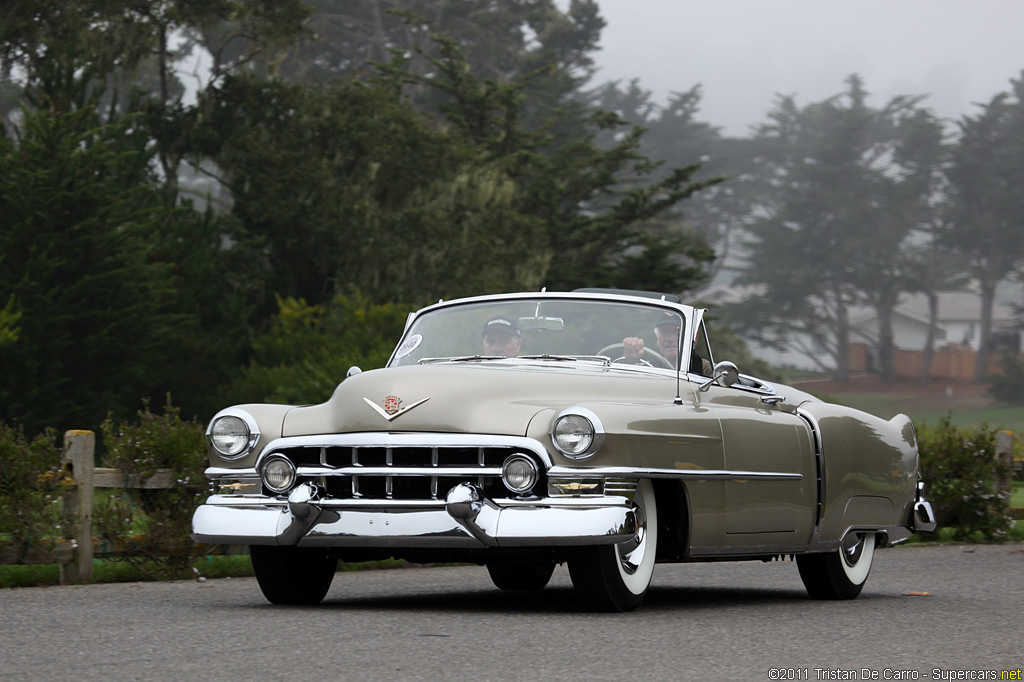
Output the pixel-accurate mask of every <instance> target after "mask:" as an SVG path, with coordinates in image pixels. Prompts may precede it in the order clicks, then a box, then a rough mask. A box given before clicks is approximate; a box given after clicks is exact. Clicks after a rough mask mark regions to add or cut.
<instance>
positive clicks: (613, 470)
mask: <svg viewBox="0 0 1024 682" xmlns="http://www.w3.org/2000/svg"><path fill="white" fill-rule="evenodd" d="M548 476H549V477H554V478H594V477H615V478H623V477H628V478H672V479H680V480H684V481H749V480H758V481H798V480H800V479H802V478H803V477H804V475H803V474H799V473H787V472H781V471H730V470H725V469H657V468H650V467H586V468H584V467H567V466H553V467H551V469H549V470H548Z"/></svg>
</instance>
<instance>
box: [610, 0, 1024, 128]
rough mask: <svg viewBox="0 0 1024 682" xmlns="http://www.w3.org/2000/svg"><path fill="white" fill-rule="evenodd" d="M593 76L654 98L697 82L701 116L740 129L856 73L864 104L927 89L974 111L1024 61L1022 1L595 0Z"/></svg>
mask: <svg viewBox="0 0 1024 682" xmlns="http://www.w3.org/2000/svg"><path fill="white" fill-rule="evenodd" d="M600 8H601V14H602V16H603V17H604V18H605V20H606V21H607V24H608V25H607V26H606V27H605V29H604V31H603V33H602V38H601V48H602V49H601V50H600V51H599V52H597V53H596V55H595V59H596V62H597V66H598V68H599V70H598V72H597V75H596V77H595V79H594V81H593V83H594V84H600V83H603V82H605V81H609V80H620V81H622V83H623V84H625V83H627V82H628V81H629V80H630V79H632V78H639V79H640V85H641V86H642V87H644V88H645V89H648V90H651V91H652V93H653V99H654V101H655V102H657V103H664V102H665V101H666V99H667V98H668V96H669V95H670V93H671V92H672V91H685V90H689V89H690V88H691V87H693V86H694V85H696V84H698V83H699V84H701V86H702V92H703V98H702V105H701V111H700V115H699V118H700V119H702V120H704V121H707V122H708V123H711V124H712V125H716V126H719V127H721V129H722V132H723V133H724V134H726V135H733V136H745V135H747V134H748V133H749V132H750V126H751V125H754V124H757V123H760V122H763V121H765V120H766V113H767V112H768V111H769V109H771V107H772V104H773V102H774V98H775V96H776V95H777V94H784V95H795V96H796V99H797V103H798V104H800V105H804V104H807V103H810V102H815V101H819V100H822V99H824V98H826V97H829V96H831V95H834V94H836V93H838V92H840V91H842V90H844V89H845V86H844V80H845V78H846V77H847V76H848V75H850V74H851V73H857V74H859V75H861V76H862V77H863V78H864V81H865V85H866V87H867V90H868V92H869V93H870V94H871V103H872V104H873V105H875V106H880V105H881V104H883V103H884V102H885V101H887V100H888V99H889V98H891V97H893V96H895V95H904V94H911V95H917V94H921V95H923V94H927V95H929V97H928V98H927V99H926V100H924V104H925V105H926V106H929V107H931V108H932V109H933V110H934V111H935V112H936V113H937V114H938V115H939V116H943V117H948V118H953V119H955V118H959V117H961V116H962V115H964V114H974V113H977V107H976V106H974V103H976V102H983V101H988V100H989V99H991V97H992V96H993V95H995V94H996V93H997V92H1000V91H1004V90H1007V89H1008V87H1009V80H1010V79H1011V78H1017V77H1018V76H1019V75H1020V73H1021V70H1022V69H1024V2H1021V1H1020V0H974V1H971V2H968V1H966V0H858V1H857V2H838V1H833V0H827V1H823V0H771V1H768V0H713V1H705V2H693V1H691V0H601V1H600Z"/></svg>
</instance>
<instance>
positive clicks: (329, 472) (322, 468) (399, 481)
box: [268, 445, 544, 501]
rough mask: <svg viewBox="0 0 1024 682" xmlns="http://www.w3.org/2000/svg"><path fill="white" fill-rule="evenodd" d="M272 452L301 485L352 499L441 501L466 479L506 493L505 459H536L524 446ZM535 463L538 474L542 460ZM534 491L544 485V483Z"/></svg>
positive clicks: (501, 494) (488, 492)
mask: <svg viewBox="0 0 1024 682" xmlns="http://www.w3.org/2000/svg"><path fill="white" fill-rule="evenodd" d="M273 452H274V453H277V454H282V455H284V456H286V457H288V458H289V459H290V460H291V461H292V462H294V463H295V465H296V467H297V468H298V480H299V482H300V483H302V482H311V483H316V484H317V485H319V486H321V487H322V488H323V489H324V490H325V492H326V493H327V494H328V495H329V496H330V497H333V498H338V499H352V500H360V499H366V500H378V499H379V500H423V501H436V500H443V499H444V497H445V495H447V493H448V491H449V490H451V488H452V487H454V486H455V485H457V484H459V483H466V482H469V483H475V484H476V485H477V486H479V487H480V488H481V489H482V491H483V493H484V495H485V496H487V497H508V496H509V495H510V494H511V493H510V492H509V491H508V489H507V488H505V485H504V484H503V483H502V482H501V466H502V464H503V463H504V462H505V459H506V458H508V457H509V455H512V454H514V453H519V454H523V455H526V456H528V457H531V458H532V459H534V461H537V458H536V457H535V456H533V454H532V453H530V452H529V451H528V450H524V449H522V448H517V447H513V446H504V445H489V446H459V445H435V446H415V445H402V446H394V447H389V446H380V445H323V446H308V445H302V446H295V447H279V448H275V449H274V450H273ZM268 454H269V453H268ZM538 466H539V467H540V469H541V471H542V472H543V470H544V467H543V465H542V463H540V462H538ZM542 478H543V475H542ZM537 489H539V490H543V489H544V484H543V482H539V483H538V486H537Z"/></svg>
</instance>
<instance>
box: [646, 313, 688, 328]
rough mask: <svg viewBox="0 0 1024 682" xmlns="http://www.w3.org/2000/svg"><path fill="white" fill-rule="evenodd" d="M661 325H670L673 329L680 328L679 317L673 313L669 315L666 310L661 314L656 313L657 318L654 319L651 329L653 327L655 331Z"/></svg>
mask: <svg viewBox="0 0 1024 682" xmlns="http://www.w3.org/2000/svg"><path fill="white" fill-rule="evenodd" d="M663 324H670V325H672V326H673V327H679V326H681V323H680V321H679V315H677V314H675V313H670V312H668V311H667V310H666V311H665V312H663V313H658V317H656V318H655V320H654V324H652V325H651V327H654V328H655V329H656V328H658V327H660V326H661V325H663Z"/></svg>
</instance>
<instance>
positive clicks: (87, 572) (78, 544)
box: [0, 431, 249, 585]
mask: <svg viewBox="0 0 1024 682" xmlns="http://www.w3.org/2000/svg"><path fill="white" fill-rule="evenodd" d="M63 466H64V470H65V472H66V473H67V475H68V476H70V477H71V478H72V480H73V481H74V485H73V486H72V487H71V489H70V491H69V492H68V494H67V495H66V496H65V498H64V501H63V508H62V513H61V516H62V519H61V529H62V530H63V536H64V537H63V538H61V539H58V540H57V541H56V542H54V543H46V544H45V545H34V546H32V547H29V548H28V549H27V550H25V549H24V548H22V547H11V546H9V545H8V546H3V545H0V565H4V564H59V565H60V583H61V585H69V584H75V583H89V582H92V566H93V559H109V558H115V557H123V556H127V555H130V554H134V553H139V552H144V553H147V554H149V555H150V556H178V555H186V554H197V553H201V554H204V555H206V554H246V553H248V551H249V548H248V547H246V546H236V545H201V546H197V545H196V544H195V543H194V542H192V541H191V540H187V541H183V542H181V543H180V544H178V545H176V546H167V545H157V544H154V543H152V542H150V541H148V540H147V538H146V537H145V536H136V537H132V538H125V539H123V540H120V541H118V542H116V543H110V542H102V541H100V540H99V539H97V538H96V537H94V535H93V528H92V503H93V497H94V492H95V490H96V488H118V489H149V490H159V489H163V488H171V487H173V486H176V485H178V484H177V481H176V480H175V479H174V476H173V475H172V473H171V472H170V471H168V470H166V469H163V470H160V469H158V470H157V471H156V473H155V474H153V475H152V476H150V477H149V478H142V477H140V476H137V475H128V474H125V473H124V472H122V471H118V470H117V469H110V468H105V467H97V466H96V436H95V434H94V433H93V432H92V431H67V432H65V433H64V460H63ZM200 547H201V552H197V549H199V548H200Z"/></svg>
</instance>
